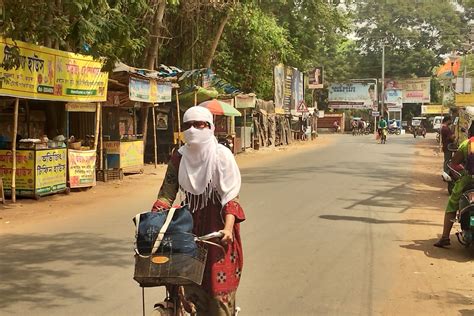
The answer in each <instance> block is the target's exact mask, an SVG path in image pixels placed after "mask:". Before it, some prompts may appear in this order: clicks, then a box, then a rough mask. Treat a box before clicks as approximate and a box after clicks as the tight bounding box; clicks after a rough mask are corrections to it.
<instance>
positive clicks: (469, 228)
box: [456, 183, 474, 247]
mask: <svg viewBox="0 0 474 316" xmlns="http://www.w3.org/2000/svg"><path fill="white" fill-rule="evenodd" d="M456 222H457V223H458V224H459V225H460V226H461V230H460V231H458V232H456V237H457V238H458V241H459V243H460V244H461V245H463V246H464V247H469V246H470V245H472V244H473V239H474V184H473V183H471V184H469V185H467V186H466V187H465V188H464V190H463V194H462V196H461V199H460V200H459V210H458V212H457V214H456Z"/></svg>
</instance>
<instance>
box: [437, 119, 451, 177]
mask: <svg viewBox="0 0 474 316" xmlns="http://www.w3.org/2000/svg"><path fill="white" fill-rule="evenodd" d="M451 123H452V119H451V117H450V116H449V115H446V116H445V117H443V122H442V125H441V131H440V135H441V142H442V144H443V153H444V162H443V170H444V172H446V173H448V161H449V160H450V159H451V158H452V156H453V153H452V152H451V151H450V150H449V145H450V144H452V143H453V142H454V133H453V131H452V130H451V128H450V125H451Z"/></svg>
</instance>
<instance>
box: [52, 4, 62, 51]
mask: <svg viewBox="0 0 474 316" xmlns="http://www.w3.org/2000/svg"><path fill="white" fill-rule="evenodd" d="M55 2H56V11H57V14H58V16H61V15H62V11H63V4H62V1H61V0H56V1H55ZM59 44H60V40H59V38H57V39H56V40H55V41H54V49H59V46H60V45H59Z"/></svg>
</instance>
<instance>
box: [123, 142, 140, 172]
mask: <svg viewBox="0 0 474 316" xmlns="http://www.w3.org/2000/svg"><path fill="white" fill-rule="evenodd" d="M140 166H143V141H142V140H137V141H130V142H120V167H121V168H123V169H126V168H130V167H140Z"/></svg>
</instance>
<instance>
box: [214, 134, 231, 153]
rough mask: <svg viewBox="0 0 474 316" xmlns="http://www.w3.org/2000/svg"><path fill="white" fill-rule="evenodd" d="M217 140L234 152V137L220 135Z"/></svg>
mask: <svg viewBox="0 0 474 316" xmlns="http://www.w3.org/2000/svg"><path fill="white" fill-rule="evenodd" d="M217 142H218V143H219V144H221V145H224V146H225V147H227V148H229V149H230V151H232V152H234V142H233V141H232V137H229V136H219V137H218V139H217Z"/></svg>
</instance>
